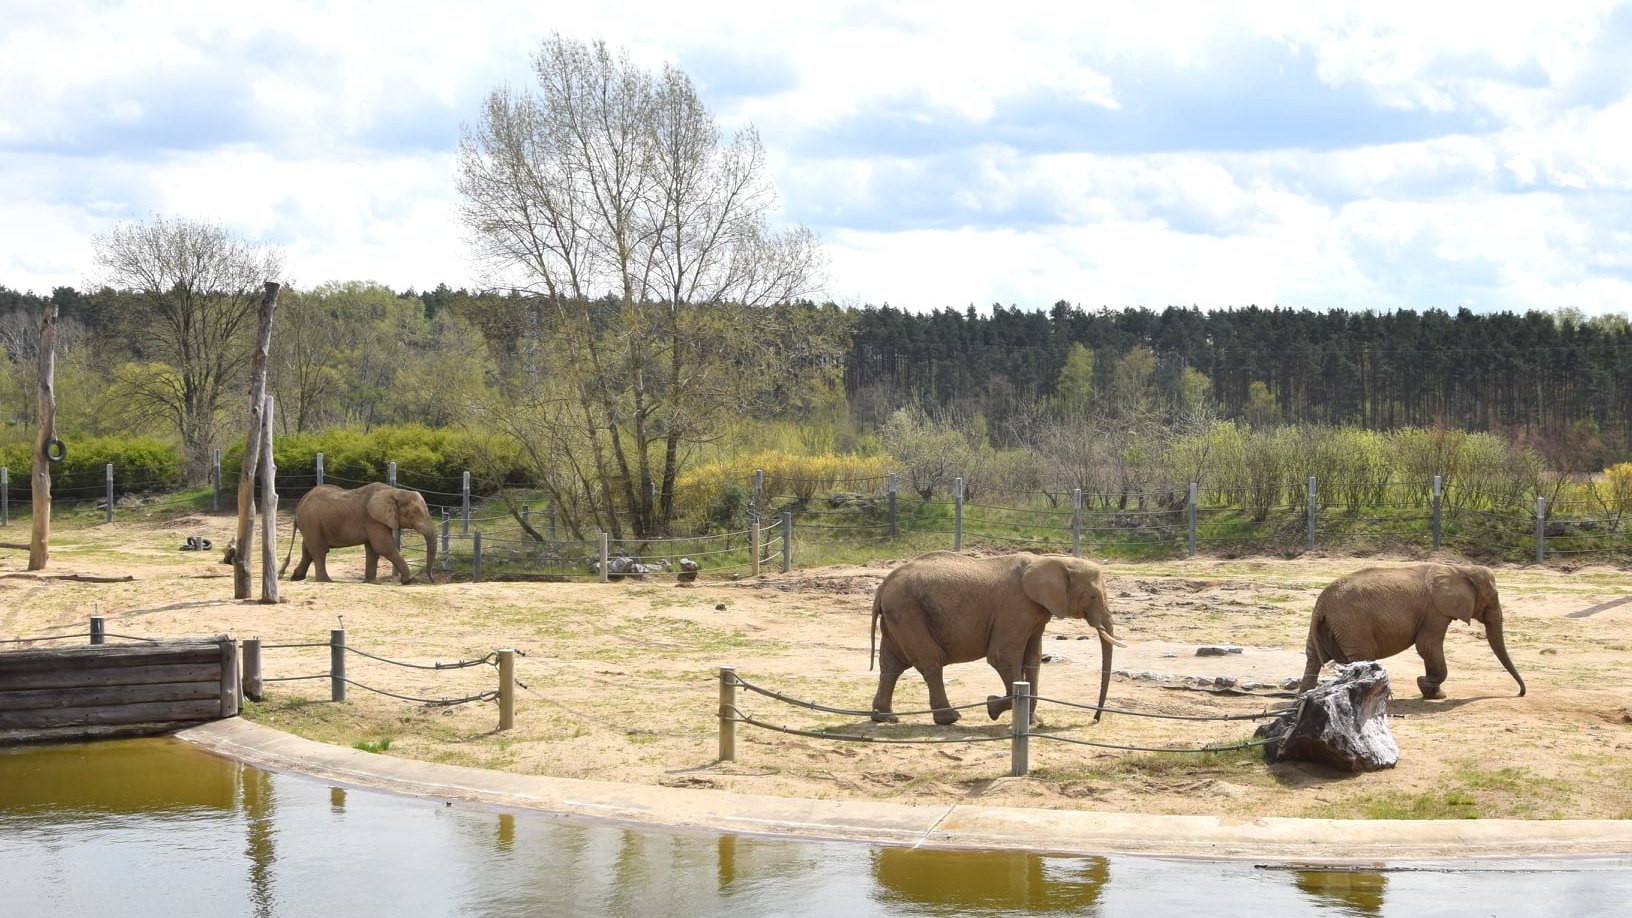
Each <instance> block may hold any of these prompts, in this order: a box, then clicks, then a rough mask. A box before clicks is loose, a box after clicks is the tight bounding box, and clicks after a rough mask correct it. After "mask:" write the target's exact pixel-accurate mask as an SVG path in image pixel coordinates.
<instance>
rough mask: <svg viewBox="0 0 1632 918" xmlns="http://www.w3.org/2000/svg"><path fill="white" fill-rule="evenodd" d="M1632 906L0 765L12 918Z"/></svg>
mask: <svg viewBox="0 0 1632 918" xmlns="http://www.w3.org/2000/svg"><path fill="white" fill-rule="evenodd" d="M1514 866H1519V865H1514ZM183 890H184V891H185V892H184V893H181V892H180V891H183ZM1629 900H1632V864H1629V862H1628V861H1626V860H1625V859H1617V860H1611V861H1609V862H1608V863H1607V865H1604V864H1600V865H1599V866H1597V867H1596V868H1594V869H1593V870H1586V869H1582V868H1578V867H1574V866H1566V867H1558V866H1557V862H1554V863H1553V864H1552V865H1549V866H1545V867H1542V868H1539V869H1532V870H1530V872H1528V873H1521V872H1512V871H1496V870H1493V869H1489V868H1485V869H1484V870H1483V871H1482V872H1477V873H1470V872H1467V868H1456V869H1454V870H1445V871H1423V872H1406V873H1395V874H1390V875H1388V876H1387V877H1386V878H1385V875H1384V874H1381V873H1373V872H1351V871H1334V870H1326V871H1316V870H1301V871H1281V870H1255V869H1254V868H1253V866H1252V865H1251V864H1244V863H1238V862H1237V863H1232V862H1208V861H1164V860H1157V859H1150V858H1127V857H1114V858H1100V857H1053V856H1044V855H1038V854H1031V853H1025V852H954V851H938V850H909V849H903V848H872V847H869V846H865V845H858V844H850V843H838V842H834V843H819V842H799V843H794V842H787V841H778V840H770V839H763V838H753V837H745V836H732V835H715V834H710V833H685V832H666V831H655V830H652V831H648V830H638V829H631V828H627V827H621V826H613V825H600V824H591V825H584V824H574V823H568V822H563V821H559V820H553V819H548V818H544V817H540V816H537V815H533V814H528V813H512V812H501V811H494V810H490V809H480V808H468V807H464V806H449V805H447V804H445V803H442V802H440V801H433V800H423V799H417V798H404V797H396V796H391V795H387V794H380V793H372V792H367V791H359V790H347V789H345V788H337V787H330V786H328V785H326V784H324V783H321V782H317V781H313V780H310V779H306V778H302V777H299V776H292V775H281V774H271V773H268V772H263V771H260V770H258V769H254V768H248V767H245V766H242V765H239V764H237V763H234V762H230V761H226V760H222V759H217V758H214V757H213V756H209V755H205V754H203V753H200V752H198V751H197V750H194V749H192V748H191V747H189V746H186V745H185V744H182V743H176V742H172V741H162V740H135V741H121V742H109V743H102V744H97V745H93V746H76V747H58V748H54V749H40V748H35V749H25V750H11V751H0V901H3V902H4V905H3V906H0V914H4V915H13V914H15V915H50V916H53V918H91V916H96V918H101V916H104V915H108V914H118V915H121V916H132V918H145V916H164V918H173V916H184V915H209V916H212V918H214V916H220V915H251V916H255V918H277V916H305V915H323V914H337V915H400V916H404V918H407V916H414V918H418V916H438V915H459V916H479V918H487V916H491V918H500V916H511V915H515V916H522V915H552V916H553V915H630V916H637V915H638V916H641V918H647V916H654V915H655V916H663V915H710V916H716V915H717V916H744V918H746V916H755V918H758V916H776V915H798V916H801V918H811V916H826V915H844V916H874V915H920V916H939V915H973V916H980V915H1019V914H1036V913H1052V914H1073V915H1097V916H1113V918H1114V916H1124V915H1138V916H1142V918H1143V916H1149V915H1154V914H1190V913H1198V914H1239V913H1248V912H1251V913H1263V914H1274V915H1292V914H1321V915H1331V914H1334V913H1335V914H1343V915H1355V916H1374V915H1391V914H1393V915H1411V916H1413V918H1415V916H1418V915H1433V914H1443V915H1460V914H1469V913H1491V914H1513V913H1515V912H1516V911H1518V912H1522V913H1524V914H1526V915H1530V916H1545V915H1571V916H1575V915H1593V914H1614V913H1615V912H1616V910H1617V909H1619V908H1620V907H1621V906H1622V905H1623V904H1624V903H1625V902H1626V901H1629ZM1521 905H1522V906H1523V908H1522V909H1520V908H1518V906H1521Z"/></svg>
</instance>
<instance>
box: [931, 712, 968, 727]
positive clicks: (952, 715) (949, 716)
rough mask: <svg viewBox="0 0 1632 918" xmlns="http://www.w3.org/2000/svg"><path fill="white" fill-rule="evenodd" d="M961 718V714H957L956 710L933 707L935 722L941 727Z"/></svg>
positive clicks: (950, 724) (948, 725)
mask: <svg viewBox="0 0 1632 918" xmlns="http://www.w3.org/2000/svg"><path fill="white" fill-rule="evenodd" d="M962 719H963V715H961V714H959V713H958V712H957V711H954V710H952V709H951V708H936V709H935V722H936V723H938V724H940V725H941V726H943V727H950V726H952V725H953V724H955V723H957V722H958V721H959V720H962Z"/></svg>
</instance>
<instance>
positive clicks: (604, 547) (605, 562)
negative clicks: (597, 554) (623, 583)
mask: <svg viewBox="0 0 1632 918" xmlns="http://www.w3.org/2000/svg"><path fill="white" fill-rule="evenodd" d="M610 552H611V546H610V545H608V544H607V540H606V530H604V529H603V530H601V582H602V583H606V582H608V581H609V580H611V579H612V577H611V572H610V571H608V570H607V568H608V567H609V566H610V565H611V563H612V558H611V555H610Z"/></svg>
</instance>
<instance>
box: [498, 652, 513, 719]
mask: <svg viewBox="0 0 1632 918" xmlns="http://www.w3.org/2000/svg"><path fill="white" fill-rule="evenodd" d="M515 725H516V652H515V651H514V650H501V651H499V729H500V730H508V729H510V728H511V727H514V726H515Z"/></svg>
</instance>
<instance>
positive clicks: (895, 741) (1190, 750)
mask: <svg viewBox="0 0 1632 918" xmlns="http://www.w3.org/2000/svg"><path fill="white" fill-rule="evenodd" d="M719 682H720V705H719V711H718V714H717V716H718V718H719V722H720V734H719V749H720V752H719V757H720V760H721V761H727V762H728V761H734V760H735V758H736V726H737V725H738V724H742V725H745V726H749V727H755V728H758V729H761V730H767V731H770V732H773V733H781V734H785V735H788V736H800V737H806V738H810V739H823V740H831V741H834V742H840V743H871V744H875V745H900V746H911V745H920V746H921V745H952V744H974V743H998V742H1007V743H1009V744H1010V749H1011V753H1010V762H1011V766H1010V774H1011V775H1013V776H1016V777H1019V776H1022V775H1025V774H1027V773H1029V770H1030V747H1029V744H1030V741H1031V740H1033V739H1040V740H1048V741H1052V742H1058V743H1066V744H1070V745H1076V746H1088V747H1094V748H1099V749H1114V750H1118V751H1124V752H1147V753H1172V754H1208V753H1219V752H1234V751H1239V750H1243V749H1253V748H1257V747H1261V746H1265V745H1267V744H1269V743H1271V742H1274V741H1275V740H1274V739H1273V738H1271V737H1260V738H1254V739H1248V740H1241V741H1236V742H1230V743H1221V744H1220V743H1214V744H1205V745H1201V746H1183V747H1179V746H1146V745H1139V744H1135V743H1111V742H1104V741H1101V740H1090V739H1084V738H1082V737H1079V736H1071V735H1069V734H1068V733H1066V732H1065V731H1036V730H1034V729H1033V724H1032V715H1033V713H1034V712H1035V711H1036V710H1037V709H1038V708H1039V707H1041V706H1042V705H1045V704H1048V705H1057V706H1060V707H1066V708H1075V709H1081V710H1091V711H1094V712H1095V720H1096V721H1097V720H1098V718H1099V714H1100V713H1102V712H1103V713H1113V714H1120V715H1124V716H1128V717H1150V718H1160V719H1165V720H1181V721H1212V722H1236V721H1252V720H1265V719H1269V718H1281V717H1285V716H1286V715H1288V714H1295V712H1297V710H1298V708H1297V705H1290V706H1286V707H1280V708H1266V709H1264V710H1262V711H1254V712H1243V713H1235V714H1212V715H1201V714H1189V715H1186V714H1168V713H1165V712H1159V711H1134V710H1128V709H1113V708H1102V707H1100V706H1096V705H1086V704H1081V703H1078V702H1071V701H1063V700H1060V699H1057V698H1047V697H1042V696H1037V695H1033V694H1031V686H1030V684H1029V683H1027V682H1015V683H1013V690H1012V692H1011V694H1010V695H1009V696H1008V697H1007V699H1006V703H1007V705H1009V706H1010V707H1011V711H1012V714H1011V721H1010V731H1009V735H1007V736H1004V735H1001V734H995V733H964V734H959V735H951V736H888V735H881V734H880V733H878V732H876V731H874V732H858V731H859V730H866V729H869V727H870V724H868V725H862V726H858V727H850V728H843V727H838V728H835V727H822V728H816V727H790V726H787V725H786V724H774V723H772V722H770V721H769V720H766V719H764V718H762V717H757V716H755V715H754V714H752V713H749V712H748V711H745V710H744V709H743V707H742V706H741V705H739V704H738V696H737V690H738V689H743V690H746V691H748V692H751V693H753V694H756V695H759V696H761V697H764V698H769V699H771V700H773V701H776V702H779V703H782V704H786V705H790V706H793V707H797V708H802V709H804V710H807V711H815V712H818V713H822V714H831V715H838V716H843V717H859V718H865V719H866V720H867V721H869V722H873V721H878V720H880V718H882V717H888V718H890V719H891V720H894V719H899V718H901V717H915V716H923V715H936V716H937V717H941V716H944V715H945V714H946V713H947V712H962V711H967V710H974V709H984V710H987V711H991V710H993V707H992V705H993V703H994V701H995V700H999V699H987V700H986V701H979V702H973V703H970V704H964V705H953V706H950V707H945V708H929V709H924V710H918V711H891V712H888V714H881V713H880V712H878V711H873V710H859V709H855V708H841V707H834V706H831V705H824V704H819V703H817V702H813V701H805V700H801V699H797V698H793V697H791V696H788V695H786V694H783V693H782V692H778V691H774V690H772V689H768V688H766V687H764V686H760V685H756V684H754V683H752V682H749V681H748V680H746V679H744V678H742V676H740V675H739V674H738V673H737V671H736V669H735V668H733V667H729V666H726V667H721V668H720V670H719Z"/></svg>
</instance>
